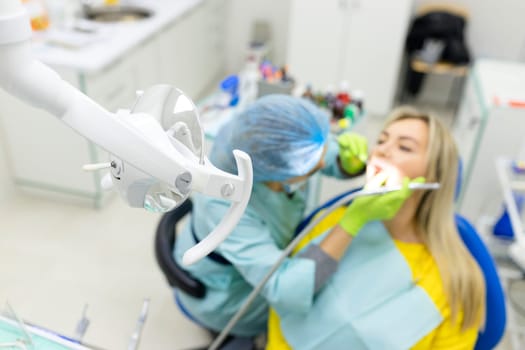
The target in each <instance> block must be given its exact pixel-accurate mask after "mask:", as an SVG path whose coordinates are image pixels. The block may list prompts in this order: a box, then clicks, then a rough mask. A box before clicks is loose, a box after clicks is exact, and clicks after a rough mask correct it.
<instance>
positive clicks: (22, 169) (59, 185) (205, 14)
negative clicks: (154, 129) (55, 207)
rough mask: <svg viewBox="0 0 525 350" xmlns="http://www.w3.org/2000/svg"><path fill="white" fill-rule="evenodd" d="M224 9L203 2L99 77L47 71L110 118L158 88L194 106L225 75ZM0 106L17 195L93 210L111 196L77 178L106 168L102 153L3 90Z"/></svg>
mask: <svg viewBox="0 0 525 350" xmlns="http://www.w3.org/2000/svg"><path fill="white" fill-rule="evenodd" d="M221 6H222V7H221ZM223 6H224V1H222V0H217V1H216V0H208V1H203V2H202V3H200V4H198V5H197V6H195V7H194V8H193V9H192V10H190V11H189V12H187V13H186V14H184V15H183V16H182V17H180V18H178V19H176V20H175V21H174V22H173V23H172V24H170V25H168V27H167V28H163V29H162V30H160V31H159V32H157V33H155V34H154V35H152V36H150V37H148V38H147V39H146V40H145V41H143V42H141V43H138V44H137V45H136V46H134V47H133V48H132V49H130V50H128V51H126V52H125V53H124V54H123V55H122V56H121V58H120V59H118V60H116V61H114V62H113V63H112V64H110V65H109V66H107V67H105V68H103V69H102V70H98V71H95V72H93V73H83V72H80V71H77V70H73V69H66V68H62V69H58V68H56V67H53V68H54V69H55V70H56V71H57V72H58V73H59V75H61V76H62V77H63V78H64V79H65V80H67V81H68V82H70V83H71V84H72V85H74V86H76V87H77V88H78V89H80V90H81V91H83V92H84V93H86V94H87V95H88V96H90V97H91V98H93V99H94V100H95V101H97V102H98V103H99V104H101V105H102V106H103V107H105V108H106V109H108V110H109V111H112V112H114V111H116V110H117V109H119V108H131V107H132V104H133V102H134V101H135V92H136V90H143V89H146V88H147V87H149V86H151V85H153V84H157V83H169V84H172V85H175V86H177V87H180V88H181V89H182V90H184V91H186V92H187V93H188V94H189V95H190V97H192V98H194V99H198V98H199V96H200V94H202V93H203V92H204V89H205V88H206V87H207V86H208V85H209V84H211V83H212V81H214V79H215V78H216V77H217V76H218V75H219V74H220V73H221V70H222V67H223V62H224V59H223V58H222V54H223V50H222V46H221V44H220V43H221V41H222V40H223V36H222V34H221V32H220V30H222V29H221V26H220V23H222V22H223V18H220V17H218V16H219V15H220V14H221V11H222V8H223ZM219 22H220V23H219ZM35 83H37V82H35ZM0 106H1V108H0V126H1V127H2V129H3V130H0V131H2V133H1V134H2V135H5V140H3V139H2V140H0V142H2V143H3V146H5V149H6V153H7V155H8V162H9V166H10V168H11V175H12V176H13V180H14V183H15V184H17V185H18V187H19V188H22V189H24V190H26V191H29V192H31V193H38V194H42V195H46V196H52V197H55V198H59V199H62V198H65V199H67V200H68V201H74V202H81V203H85V202H87V203H89V204H91V205H93V206H95V207H101V206H102V205H103V203H104V202H105V201H106V199H107V198H108V196H111V195H112V193H111V192H109V193H108V192H105V191H103V190H102V189H101V186H100V178H101V175H102V173H101V174H99V173H86V172H84V171H83V170H82V165H84V164H87V163H98V162H105V161H107V159H108V155H107V153H106V152H105V151H103V150H102V149H100V148H99V147H98V146H96V145H94V144H93V143H92V142H90V141H88V140H86V139H85V138H84V137H82V136H80V135H78V134H77V133H75V132H74V131H73V130H72V129H70V128H68V127H67V126H66V125H64V124H62V123H61V122H60V121H58V120H56V117H54V116H51V115H49V114H48V113H46V112H43V111H41V110H37V109H34V108H31V107H29V106H28V105H27V104H25V103H22V102H20V101H19V100H17V99H15V98H13V97H11V96H9V95H7V94H6V93H4V92H3V91H2V90H0Z"/></svg>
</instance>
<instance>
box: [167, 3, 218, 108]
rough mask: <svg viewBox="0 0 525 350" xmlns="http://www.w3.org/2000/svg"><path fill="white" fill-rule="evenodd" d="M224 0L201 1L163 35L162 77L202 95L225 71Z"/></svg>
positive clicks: (191, 95)
mask: <svg viewBox="0 0 525 350" xmlns="http://www.w3.org/2000/svg"><path fill="white" fill-rule="evenodd" d="M224 11H225V1H224V0H209V1H205V2H202V3H201V4H199V5H198V6H197V7H196V8H195V9H193V10H192V11H191V12H189V13H188V14H186V15H185V16H184V17H182V18H180V19H179V20H177V21H176V22H175V23H173V24H172V25H171V26H170V27H169V28H168V29H167V30H166V32H165V33H163V34H162V35H161V36H160V49H159V53H160V56H159V59H160V67H161V70H162V72H161V77H160V78H161V81H162V82H165V83H168V84H172V85H175V86H177V87H178V88H180V89H181V90H182V91H184V92H185V93H186V94H188V95H189V96H190V97H191V98H193V99H195V100H197V99H199V98H200V97H202V95H203V93H204V92H205V90H206V88H208V87H209V85H210V84H211V83H212V82H215V80H216V79H217V78H218V77H219V76H220V75H221V74H222V73H223V70H224V62H225V52H224V45H223V43H224V33H225V28H224V22H225V12H224Z"/></svg>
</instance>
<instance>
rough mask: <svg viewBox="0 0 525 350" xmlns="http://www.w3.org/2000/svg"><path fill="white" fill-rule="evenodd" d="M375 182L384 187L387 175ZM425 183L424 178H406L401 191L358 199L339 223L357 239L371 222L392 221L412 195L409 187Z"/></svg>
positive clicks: (379, 176) (378, 176) (377, 178)
mask: <svg viewBox="0 0 525 350" xmlns="http://www.w3.org/2000/svg"><path fill="white" fill-rule="evenodd" d="M374 180H375V182H376V183H377V182H379V185H383V184H384V182H385V181H386V175H382V174H379V175H377V176H376V178H375V179H374ZM424 182H425V178H424V177H418V178H416V179H414V180H412V181H410V179H409V178H408V177H405V178H404V179H403V187H402V189H401V190H399V191H394V192H389V193H385V194H379V195H375V196H365V197H359V198H356V199H355V200H354V201H353V202H352V203H351V204H350V205H349V206H348V208H347V209H346V212H345V214H344V215H343V218H342V219H341V221H339V225H340V226H341V227H342V228H343V230H345V231H346V233H348V234H349V235H350V236H353V237H355V236H356V235H357V233H358V232H359V231H360V230H361V228H362V227H363V226H365V225H366V224H367V223H368V222H369V221H373V220H389V219H392V218H393V217H394V216H395V215H396V213H397V212H398V211H399V209H400V208H401V206H402V205H403V203H404V202H405V200H406V199H407V198H408V197H410V195H411V194H412V190H410V189H409V188H408V185H409V184H410V183H424ZM367 187H368V186H367Z"/></svg>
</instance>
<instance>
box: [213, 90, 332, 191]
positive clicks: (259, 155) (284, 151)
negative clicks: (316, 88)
mask: <svg viewBox="0 0 525 350" xmlns="http://www.w3.org/2000/svg"><path fill="white" fill-rule="evenodd" d="M328 130H329V121H328V116H327V114H325V113H324V112H323V111H321V110H320V109H319V108H318V107H316V106H315V105H314V104H313V103H311V102H310V101H307V100H305V99H302V98H297V97H291V96H287V95H267V96H264V97H262V98H260V99H258V100H257V101H255V102H254V103H252V104H251V105H250V106H249V107H248V108H247V109H245V110H244V111H243V112H241V113H240V114H239V115H236V116H234V117H233V119H232V120H231V121H230V122H228V123H227V124H225V125H224V126H223V127H222V128H221V129H220V130H219V133H218V134H217V137H216V138H215V141H214V145H213V148H212V150H211V153H210V160H211V162H212V163H213V164H214V165H215V166H217V167H218V168H220V169H222V170H224V171H227V172H231V173H237V167H236V164H235V159H234V157H233V153H232V151H233V150H234V149H239V150H242V151H244V152H246V153H248V154H249V155H250V157H251V158H252V163H253V180H254V181H257V182H261V181H285V180H287V179H289V178H292V177H296V176H302V175H305V174H307V173H308V172H309V171H311V170H312V169H313V168H314V167H315V166H316V165H317V163H318V162H319V161H320V160H321V156H322V154H323V149H324V144H325V142H326V139H327V137H328Z"/></svg>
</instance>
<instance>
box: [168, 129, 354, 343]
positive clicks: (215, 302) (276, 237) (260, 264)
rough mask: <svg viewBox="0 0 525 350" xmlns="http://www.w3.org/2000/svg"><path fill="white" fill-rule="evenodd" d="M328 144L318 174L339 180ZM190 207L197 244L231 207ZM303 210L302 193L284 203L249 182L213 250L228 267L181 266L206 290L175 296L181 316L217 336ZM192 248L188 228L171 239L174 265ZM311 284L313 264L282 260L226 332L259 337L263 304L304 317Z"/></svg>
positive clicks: (209, 263)
mask: <svg viewBox="0 0 525 350" xmlns="http://www.w3.org/2000/svg"><path fill="white" fill-rule="evenodd" d="M328 142H329V144H328V150H327V153H326V156H325V161H326V166H325V168H324V169H322V173H323V174H325V175H331V176H336V177H339V178H343V177H344V175H343V174H342V173H341V171H340V170H339V167H338V166H337V162H336V159H337V154H338V145H337V142H336V141H335V139H333V138H330V139H329V141H328ZM193 203H194V206H193V213H192V215H193V216H194V217H193V218H192V221H193V225H194V233H195V236H197V238H198V239H199V240H202V239H203V238H204V237H205V236H206V235H207V234H208V233H209V232H211V231H212V230H213V228H215V227H216V226H217V224H218V223H219V222H220V221H221V219H222V218H223V217H224V215H225V213H226V211H227V210H228V208H229V206H230V205H231V203H230V202H227V201H222V200H219V199H214V198H210V197H206V196H203V195H199V194H196V195H194V197H193ZM305 206H306V198H305V191H304V190H303V191H297V192H295V193H294V195H293V196H292V197H291V198H289V197H288V195H287V194H286V193H284V192H274V191H272V190H270V189H269V188H268V187H267V186H265V185H264V184H262V183H255V184H254V186H253V190H252V196H251V198H250V202H249V204H248V207H247V209H246V211H245V213H244V215H243V217H242V218H241V220H240V221H239V224H238V225H237V226H236V228H235V229H234V230H233V232H232V233H231V234H230V235H229V236H228V238H227V239H226V240H225V241H224V242H223V243H222V244H221V245H220V246H219V248H218V249H217V250H216V252H217V253H218V254H220V255H222V256H223V257H224V258H226V259H227V260H228V261H229V262H230V263H231V265H224V264H220V263H218V262H215V261H213V260H212V259H210V258H206V259H203V260H201V261H199V262H197V263H196V264H193V265H191V266H188V267H185V269H186V270H187V271H189V272H190V273H191V274H192V275H193V276H194V277H195V278H197V279H198V280H200V281H201V282H202V283H203V284H204V285H205V286H206V296H205V297H204V299H196V298H193V297H191V296H189V295H187V294H185V293H184V292H182V291H177V293H178V296H179V300H180V302H181V303H182V304H183V306H184V307H185V308H186V309H187V311H189V313H190V314H191V315H192V316H193V317H194V318H195V319H196V320H198V321H199V322H200V323H202V324H203V325H205V326H206V327H208V328H211V329H214V330H217V331H220V330H221V329H223V328H224V327H225V326H226V324H227V323H228V321H229V320H230V319H231V318H232V316H233V315H234V314H235V313H236V312H237V311H238V310H239V308H240V307H241V305H242V304H243V303H244V301H245V299H246V298H247V297H248V295H249V293H250V292H251V291H252V289H253V288H254V287H255V286H256V285H257V284H258V283H259V282H260V281H261V280H262V278H263V277H264V275H265V274H266V273H267V272H268V271H269V270H270V269H271V267H272V265H273V264H274V263H275V262H276V261H277V259H278V258H279V256H280V255H281V254H282V250H283V249H284V248H285V247H286V246H287V245H288V243H290V241H291V239H292V238H293V233H294V230H295V227H296V226H297V225H298V224H299V222H300V221H301V220H302V218H303V217H304V215H305V213H304V210H305ZM193 245H195V239H194V237H193V235H192V232H191V225H190V224H188V225H186V227H185V228H184V230H183V231H181V233H180V234H179V236H178V237H177V243H176V247H175V251H174V257H175V259H176V261H177V262H178V263H179V264H182V255H183V254H184V252H185V251H186V250H187V249H188V248H190V247H192V246H193ZM314 285H315V262H314V261H313V260H311V259H306V258H301V257H295V258H293V259H286V260H285V261H284V262H283V263H282V264H281V266H280V267H279V269H278V270H277V271H276V272H275V273H274V274H273V276H272V277H271V278H270V280H269V281H268V282H267V283H266V285H265V287H264V289H263V290H262V295H260V296H259V297H258V298H257V299H256V300H255V301H254V302H253V303H252V305H251V307H250V309H249V310H248V312H247V313H246V314H245V315H244V317H243V318H242V319H241V320H240V321H239V322H238V323H237V325H236V326H235V327H234V329H233V332H232V333H233V334H236V335H242V336H251V335H256V334H259V333H261V332H264V331H265V330H266V322H267V318H268V303H270V304H271V305H272V306H274V307H276V308H277V309H279V310H289V311H290V312H293V313H303V312H307V311H308V310H309V309H310V307H311V306H312V301H313V297H314Z"/></svg>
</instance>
